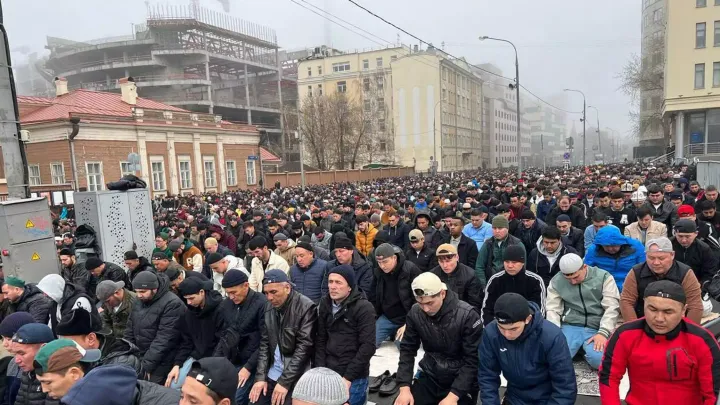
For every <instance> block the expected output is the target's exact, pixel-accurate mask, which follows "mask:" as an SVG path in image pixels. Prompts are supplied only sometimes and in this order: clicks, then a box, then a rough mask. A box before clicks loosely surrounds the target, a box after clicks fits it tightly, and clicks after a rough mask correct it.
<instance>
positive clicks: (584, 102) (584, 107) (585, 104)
mask: <svg viewBox="0 0 720 405" xmlns="http://www.w3.org/2000/svg"><path fill="white" fill-rule="evenodd" d="M563 91H572V92H575V93H580V94H582V96H583V117H582V120H581V121H582V123H583V154H582V156H583V158H582V165H583V166H585V117H586V112H587V103H586V101H585V93H583V92H582V91H580V90H574V89H563Z"/></svg>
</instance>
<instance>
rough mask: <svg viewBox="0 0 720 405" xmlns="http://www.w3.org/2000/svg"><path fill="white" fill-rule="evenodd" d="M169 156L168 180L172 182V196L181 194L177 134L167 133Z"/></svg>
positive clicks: (170, 188)
mask: <svg viewBox="0 0 720 405" xmlns="http://www.w3.org/2000/svg"><path fill="white" fill-rule="evenodd" d="M167 152H168V153H167V156H168V162H167V165H168V174H169V176H168V179H169V181H170V187H169V190H170V194H173V195H178V194H179V193H180V181H179V179H178V169H177V155H176V154H175V133H174V132H168V133H167Z"/></svg>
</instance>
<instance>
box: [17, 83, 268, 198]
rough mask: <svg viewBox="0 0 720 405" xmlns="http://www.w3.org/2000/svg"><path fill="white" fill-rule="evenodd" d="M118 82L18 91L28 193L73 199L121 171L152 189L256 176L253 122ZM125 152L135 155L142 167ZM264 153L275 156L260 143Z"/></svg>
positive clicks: (183, 190)
mask: <svg viewBox="0 0 720 405" xmlns="http://www.w3.org/2000/svg"><path fill="white" fill-rule="evenodd" d="M120 87H121V94H117V93H107V92H96V91H89V90H84V89H79V90H74V91H70V92H68V90H67V82H66V81H64V80H63V79H60V80H58V81H57V96H56V97H55V98H41V97H23V96H21V97H18V105H19V108H20V120H21V123H22V126H23V129H26V130H28V131H30V135H29V142H27V143H26V146H25V147H26V151H27V158H28V166H29V168H28V169H29V175H30V186H31V191H33V194H35V195H38V194H39V195H46V196H48V198H49V200H50V201H51V203H52V204H53V205H56V204H58V203H60V202H66V203H72V202H73V201H72V193H71V192H69V191H78V190H79V191H83V190H87V191H99V190H104V189H105V188H106V187H105V184H106V183H109V182H111V181H115V180H117V179H119V178H120V177H121V176H123V175H125V174H137V175H138V176H139V177H141V178H142V179H143V180H145V182H146V183H147V185H148V188H149V189H150V191H151V192H152V195H153V196H157V195H166V194H175V195H177V194H200V193H203V192H208V191H217V192H223V191H225V190H233V189H239V188H247V187H254V186H255V185H257V184H258V182H259V180H260V167H259V162H258V161H257V160H255V159H254V158H251V157H250V156H257V155H258V142H259V140H260V137H259V131H258V128H257V127H256V126H251V125H246V124H233V123H231V122H228V121H225V120H223V119H222V117H221V116H219V115H213V114H202V113H193V112H191V111H187V110H183V109H180V108H178V107H175V106H170V105H166V104H162V103H159V102H156V101H152V100H148V99H145V98H142V97H138V96H137V89H136V87H135V84H134V83H133V82H132V81H129V80H127V79H124V80H120ZM76 119H79V120H80V121H79V124H78V126H79V127H78V128H77V129H78V131H77V132H75V131H73V129H74V128H73V123H72V121H71V120H76ZM74 133H75V134H76V136H74V137H73V134H74ZM130 153H136V154H137V155H138V158H139V162H140V170H137V171H136V170H135V169H134V168H133V167H132V165H131V163H130V162H129V159H128V155H129V154H130ZM263 158H264V159H265V160H273V159H274V160H275V162H270V163H277V158H276V157H274V156H272V155H271V154H268V153H267V152H266V151H264V152H263Z"/></svg>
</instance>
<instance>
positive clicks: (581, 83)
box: [3, 0, 641, 135]
mask: <svg viewBox="0 0 720 405" xmlns="http://www.w3.org/2000/svg"><path fill="white" fill-rule="evenodd" d="M306 1H307V2H309V3H311V4H314V5H316V6H318V7H321V8H322V7H328V11H329V12H331V13H332V14H334V15H336V16H338V17H341V18H342V19H344V20H346V21H348V22H351V23H353V24H354V25H357V26H359V27H362V28H364V29H366V30H367V31H370V32H372V33H373V34H375V35H377V36H379V37H380V38H382V39H384V40H387V41H391V42H396V41H397V35H398V34H400V32H399V31H398V30H396V29H395V28H392V27H390V26H388V25H386V24H385V23H383V22H381V21H380V20H377V19H375V18H374V17H372V16H370V15H369V14H367V13H366V12H364V11H363V10H361V9H359V8H357V7H355V6H353V5H352V4H351V3H349V2H348V1H346V0H306ZM230 2H231V14H232V15H234V16H236V17H239V18H242V19H244V20H247V21H251V22H255V23H258V24H262V25H265V26H268V27H271V28H273V29H275V31H276V32H277V35H278V43H279V44H280V46H282V47H284V48H287V49H297V48H303V47H314V46H317V45H319V44H323V43H326V42H327V41H326V37H327V36H328V35H329V37H330V39H331V42H332V44H331V45H332V46H334V47H335V48H338V49H341V50H353V49H363V48H371V47H373V48H377V47H379V45H378V44H377V43H374V42H371V41H370V40H368V39H366V38H363V37H362V36H360V35H357V34H354V33H352V32H350V31H347V30H345V29H344V28H341V27H339V26H337V25H335V24H333V23H329V22H327V21H326V20H325V19H323V18H321V17H319V16H317V15H315V14H313V13H311V12H310V11H307V10H306V9H304V8H302V7H300V6H298V5H296V4H294V3H292V2H291V1H290V0H230ZM298 2H300V3H302V1H300V0H298ZM357 2H358V3H360V4H362V5H364V6H366V7H367V8H369V9H371V10H373V11H375V12H376V13H377V14H379V15H381V16H383V17H385V18H386V19H388V20H390V21H391V22H393V23H395V24H397V25H398V26H400V27H401V28H404V29H406V30H408V31H409V32H410V33H413V34H415V35H417V36H419V37H420V38H422V39H423V40H426V41H429V42H432V43H433V44H434V45H435V46H436V47H440V46H441V43H442V42H445V44H446V47H445V50H446V51H447V52H449V53H451V54H453V55H455V56H464V57H465V58H466V59H467V60H468V62H470V63H475V64H480V63H493V64H495V65H497V66H499V67H500V68H501V69H502V70H503V74H504V75H505V76H507V77H514V53H513V51H512V48H511V47H510V46H509V45H507V44H502V43H497V42H495V43H493V42H480V41H478V39H477V38H478V37H479V36H481V35H488V36H491V37H499V38H504V39H508V40H510V41H513V42H514V43H515V45H516V46H517V47H518V52H519V58H520V81H521V83H522V84H523V85H524V86H525V87H527V88H529V89H530V90H531V91H532V92H534V93H535V94H537V95H539V96H541V97H543V98H544V99H546V100H551V99H552V100H554V101H557V97H556V96H557V95H558V94H559V93H562V89H563V88H573V89H580V90H582V91H584V92H585V95H586V96H587V102H588V105H594V106H596V107H597V108H598V109H599V110H600V126H601V127H602V128H605V127H610V128H613V129H615V130H618V131H620V132H621V133H622V134H623V135H627V131H629V129H630V127H631V126H630V124H629V118H628V111H629V110H630V108H631V106H630V104H629V99H628V98H627V97H626V96H624V95H623V94H622V93H621V92H620V91H618V86H619V81H618V80H617V79H616V78H615V77H616V75H617V74H618V73H619V72H620V71H621V69H622V67H623V65H624V64H625V63H626V61H627V60H628V59H629V58H630V56H631V54H633V53H639V52H640V23H641V21H640V20H641V19H640V13H641V4H640V1H639V0H637V1H635V0H606V1H603V2H598V1H595V2H589V1H577V0H443V1H438V0H390V1H388V0H357ZM155 3H156V2H155V1H151V4H155ZM166 3H169V4H188V3H189V1H188V0H172V1H168V2H162V4H166ZM201 4H202V5H203V6H205V7H208V8H211V9H213V10H217V11H221V6H220V4H219V3H218V2H217V1H216V0H201ZM306 6H307V5H306ZM308 7H309V6H308ZM3 8H4V10H3V12H4V17H5V24H6V27H7V29H8V33H9V36H10V46H11V48H13V49H16V48H19V47H23V46H26V47H28V48H30V49H31V50H32V51H37V52H40V53H42V54H45V53H47V52H48V51H47V50H44V46H45V43H46V40H45V38H46V36H47V35H49V36H57V37H62V38H67V39H71V40H78V41H81V40H88V39H94V38H101V37H106V36H117V35H129V34H131V27H132V24H133V23H142V22H143V21H144V18H145V15H146V7H145V2H144V1H143V0H122V1H120V0H64V1H60V2H59V1H57V0H25V1H23V0H4V1H3ZM363 35H365V36H368V37H370V36H369V35H367V34H364V33H363ZM370 38H371V39H373V40H374V41H377V42H381V43H382V41H380V40H379V39H377V38H374V37H370ZM400 39H401V41H402V42H403V43H405V44H417V43H418V42H417V41H416V40H414V39H412V38H410V37H409V36H407V35H405V34H401V35H400ZM22 57H23V55H22V54H21V53H19V52H14V53H13V58H14V62H15V61H19V60H20V59H21V58H22ZM562 98H563V97H560V99H561V100H560V101H559V102H562ZM565 99H566V101H567V103H566V104H565V105H564V106H561V107H565V108H567V109H569V110H572V111H579V110H581V109H582V97H581V96H580V95H579V94H573V93H568V94H567V95H566V97H565ZM571 117H573V118H574V119H575V120H576V126H577V128H579V129H580V128H582V125H581V124H580V122H577V120H578V119H579V117H580V116H578V115H574V116H571ZM588 125H593V126H594V125H595V111H594V110H588ZM568 127H570V124H569V125H568Z"/></svg>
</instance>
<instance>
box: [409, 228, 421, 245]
mask: <svg viewBox="0 0 720 405" xmlns="http://www.w3.org/2000/svg"><path fill="white" fill-rule="evenodd" d="M409 238H410V242H417V241H419V240H422V239H425V235H423V232H422V231H421V230H419V229H413V230H412V231H410V233H409Z"/></svg>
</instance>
